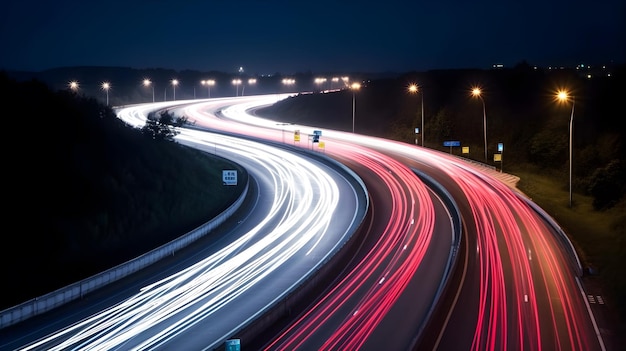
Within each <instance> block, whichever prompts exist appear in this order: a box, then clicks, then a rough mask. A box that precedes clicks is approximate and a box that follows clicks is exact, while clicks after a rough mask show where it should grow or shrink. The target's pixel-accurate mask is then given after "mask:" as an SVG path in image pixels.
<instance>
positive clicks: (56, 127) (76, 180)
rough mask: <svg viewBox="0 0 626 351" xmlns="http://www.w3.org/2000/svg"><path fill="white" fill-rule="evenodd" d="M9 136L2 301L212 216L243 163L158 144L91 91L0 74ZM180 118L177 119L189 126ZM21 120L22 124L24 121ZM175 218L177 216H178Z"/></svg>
mask: <svg viewBox="0 0 626 351" xmlns="http://www.w3.org/2000/svg"><path fill="white" fill-rule="evenodd" d="M0 99H2V100H1V103H2V106H3V107H4V108H5V110H4V111H5V112H4V116H5V121H6V122H7V126H10V127H11V128H9V130H10V132H11V133H12V134H13V135H12V136H11V138H4V141H3V142H4V145H3V146H4V147H3V149H4V150H5V152H4V164H5V176H4V177H3V183H2V186H3V195H4V196H3V205H4V206H3V208H4V210H3V219H4V223H3V225H4V226H5V228H11V229H10V231H7V232H6V233H5V235H3V236H2V238H1V239H0V240H1V247H3V248H4V249H5V252H10V253H11V254H5V255H2V260H1V261H0V267H2V268H1V270H0V280H2V281H3V282H4V285H6V286H11V287H12V288H11V289H6V290H5V291H4V293H3V299H2V302H1V305H2V306H0V308H6V307H9V306H12V305H15V304H17V303H20V302H23V301H25V300H27V299H30V298H34V297H36V296H39V295H43V294H45V293H48V292H50V291H53V290H55V289H58V288H60V287H62V286H65V285H67V284H69V283H73V282H76V281H78V280H80V279H83V278H85V277H87V276H90V275H93V274H95V273H98V272H100V271H102V270H105V269H107V268H110V267H112V266H113V265H117V264H119V263H122V262H124V261H126V260H128V259H131V258H134V257H136V256H138V255H140V254H142V253H144V252H147V251H149V250H151V249H153V248H155V247H158V246H160V245H162V244H164V243H166V242H168V241H171V240H173V239H174V238H176V237H178V236H180V235H182V234H184V233H186V232H188V231H189V230H191V229H193V228H195V227H197V226H199V225H201V224H202V223H204V222H206V221H207V220H210V219H211V218H213V217H215V216H216V215H217V214H219V213H220V212H222V211H223V210H225V209H226V208H227V206H229V204H231V203H232V202H233V201H234V200H235V199H236V198H237V196H238V195H239V194H240V192H241V190H242V185H241V186H237V187H229V188H228V189H227V190H224V187H223V186H222V179H221V170H222V169H225V168H229V169H231V168H234V169H238V170H239V171H240V174H242V175H243V176H242V178H245V174H246V173H245V170H243V169H241V167H239V166H237V165H233V164H232V163H231V162H228V161H227V160H224V159H221V158H217V157H214V156H211V157H209V155H207V154H204V153H201V152H199V151H196V150H194V149H190V148H187V147H185V146H182V145H180V144H178V143H176V142H154V141H152V140H150V139H147V138H145V137H144V136H143V135H142V133H141V131H140V130H139V129H136V128H133V127H131V126H129V125H127V124H125V123H124V122H123V121H121V120H120V119H118V118H117V117H116V115H115V113H114V111H113V110H112V109H111V108H109V107H106V106H103V105H102V104H101V103H99V102H98V101H96V100H95V99H93V98H88V97H85V96H82V95H79V94H75V93H72V92H70V91H67V90H62V91H53V90H52V89H49V87H48V86H47V85H45V84H43V83H41V82H39V81H36V80H32V81H25V82H19V83H18V82H16V81H15V80H12V79H9V78H8V77H7V75H6V74H4V73H2V74H0ZM185 121H186V120H185V119H184V118H183V119H176V120H175V121H172V125H173V126H176V125H180V124H178V123H185ZM17 122H20V123H17ZM173 218H175V220H173Z"/></svg>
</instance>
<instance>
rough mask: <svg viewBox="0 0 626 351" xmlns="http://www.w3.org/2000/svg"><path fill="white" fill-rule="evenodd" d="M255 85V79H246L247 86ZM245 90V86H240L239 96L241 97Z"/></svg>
mask: <svg viewBox="0 0 626 351" xmlns="http://www.w3.org/2000/svg"><path fill="white" fill-rule="evenodd" d="M253 84H256V78H249V79H248V85H253ZM245 89H246V86H245V85H242V87H241V96H243V91H244V90H245Z"/></svg>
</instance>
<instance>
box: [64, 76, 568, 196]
mask: <svg viewBox="0 0 626 351" xmlns="http://www.w3.org/2000/svg"><path fill="white" fill-rule="evenodd" d="M341 79H342V80H343V82H344V84H346V85H347V86H348V87H349V88H350V90H352V133H354V131H355V117H356V116H355V115H356V92H357V91H358V90H359V89H360V88H361V85H360V84H359V83H356V82H355V83H352V84H351V85H348V81H349V79H348V78H347V77H342V78H341ZM332 81H333V82H338V81H339V78H333V79H332ZM324 82H326V79H325V78H316V80H315V83H317V84H322V83H324ZM200 83H201V84H202V85H206V86H207V88H208V97H209V98H210V97H211V87H212V86H214V85H215V80H213V79H208V80H202V81H200ZM282 83H283V84H284V85H293V84H295V79H292V78H285V79H283V80H282ZM171 84H172V88H173V92H174V100H176V86H177V85H178V84H179V81H178V80H177V79H172V81H171ZM232 84H233V85H235V86H236V88H237V90H236V96H239V85H241V84H242V81H241V79H233V81H232ZM248 84H249V85H252V84H256V79H254V78H250V79H249V80H248ZM143 85H144V86H145V87H152V102H155V100H154V84H152V81H151V80H150V79H148V78H146V79H144V80H143ZM68 86H69V88H70V89H71V90H73V91H77V90H78V89H79V83H78V82H77V81H71V82H69V84H68ZM100 87H101V89H102V90H104V91H105V92H106V104H107V106H108V105H109V90H110V89H111V84H110V83H109V82H103V83H102V84H101V86H100ZM408 90H409V92H410V93H411V94H417V93H421V124H422V129H421V131H420V133H421V134H422V137H421V144H422V147H423V146H424V135H425V134H424V89H423V88H422V87H420V86H418V85H417V84H411V85H409V88H408ZM241 94H242V95H243V88H242V91H241ZM471 94H472V96H473V97H476V98H479V99H480V101H481V103H482V106H483V139H484V150H485V162H488V158H487V110H486V106H485V100H484V99H483V96H482V90H481V89H480V88H479V87H473V88H472V90H471ZM556 98H557V100H558V101H560V102H568V101H569V100H570V99H571V101H572V110H571V114H570V120H569V206H570V207H571V206H572V151H573V150H572V148H573V146H572V144H573V127H574V105H575V99H574V97H573V96H570V95H569V93H568V92H567V91H565V90H559V91H558V92H557V94H556Z"/></svg>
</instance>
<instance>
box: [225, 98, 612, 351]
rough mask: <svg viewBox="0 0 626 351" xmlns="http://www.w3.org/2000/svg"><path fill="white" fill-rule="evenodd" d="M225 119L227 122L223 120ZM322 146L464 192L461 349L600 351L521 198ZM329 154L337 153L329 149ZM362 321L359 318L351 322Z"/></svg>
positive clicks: (563, 265) (332, 139) (349, 137)
mask: <svg viewBox="0 0 626 351" xmlns="http://www.w3.org/2000/svg"><path fill="white" fill-rule="evenodd" d="M249 107H250V106H248V108H249ZM239 112H241V111H239ZM224 115H225V116H228V117H230V114H228V113H224ZM233 118H234V117H233ZM236 118H237V119H238V120H240V121H242V122H244V123H253V124H256V125H259V126H262V127H264V128H276V127H275V126H273V125H272V124H274V121H263V120H260V119H258V118H254V117H247V116H245V115H243V114H241V113H238V114H237V117H236ZM285 128H289V129H290V130H296V129H299V130H301V131H302V132H303V133H308V132H310V131H312V129H319V128H317V127H316V128H314V127H307V126H298V125H291V126H286V127H285ZM324 138H325V140H328V143H327V145H331V144H332V145H333V146H337V145H338V144H340V143H345V142H353V143H355V144H358V145H362V146H364V147H369V148H372V149H376V150H383V151H385V152H386V153H388V154H390V155H401V156H402V157H403V158H405V159H411V160H413V161H414V162H417V163H419V164H423V165H426V166H428V167H432V168H434V169H437V170H438V171H440V172H442V173H443V174H445V176H446V177H448V178H449V179H451V180H452V181H453V182H454V183H455V184H456V185H457V186H458V187H459V188H460V189H461V190H462V191H463V193H464V196H465V201H466V202H467V204H468V206H469V208H470V210H471V213H472V216H471V217H470V218H466V221H468V223H471V225H472V226H473V228H475V229H474V231H475V232H476V233H477V237H476V238H475V239H476V242H477V245H476V256H475V257H476V260H477V262H478V272H477V273H478V277H477V278H476V279H478V298H477V299H476V303H477V304H478V313H477V317H476V322H475V325H474V334H473V338H472V340H471V342H470V344H469V345H467V346H466V348H469V349H472V350H483V349H503V350H504V349H524V350H541V349H553V348H557V349H575V350H590V349H602V348H603V343H602V340H601V338H599V339H598V340H596V339H595V338H594V337H595V335H594V333H593V331H592V328H590V325H591V324H593V316H591V321H590V320H589V319H590V316H589V315H588V314H587V313H586V311H585V309H584V303H585V301H584V296H583V297H582V298H581V296H580V294H579V293H578V290H577V286H576V280H575V278H576V276H575V272H573V271H572V270H570V269H568V267H569V264H568V258H567V257H565V253H564V252H566V251H565V250H563V248H562V247H561V245H560V244H559V239H557V238H555V234H554V233H553V230H552V229H551V228H550V227H549V226H548V225H546V222H547V220H544V219H542V218H541V217H540V215H538V213H537V212H536V211H534V210H533V209H532V207H531V206H530V205H529V204H528V203H527V201H526V200H523V199H521V196H519V195H518V194H516V193H515V192H514V191H512V190H511V189H509V188H508V187H507V186H505V185H504V184H502V183H501V182H500V181H498V180H497V179H495V178H492V177H491V176H488V175H487V174H485V173H483V172H481V171H480V170H478V169H477V168H476V167H474V166H473V165H471V164H469V163H467V162H464V161H461V160H459V159H458V158H456V157H453V156H449V155H447V154H444V153H441V152H437V151H433V150H428V149H424V148H419V147H415V146H413V145H408V144H404V143H398V142H393V141H389V140H385V139H380V138H374V137H366V136H361V135H356V134H351V133H344V132H338V131H332V130H324ZM327 150H328V152H329V153H332V152H333V151H335V150H334V149H333V150H332V151H331V149H330V147H328V146H327ZM394 202H395V201H394ZM531 252H533V253H534V254H533V255H532V259H530V258H531V254H530V253H531ZM385 284H386V283H385ZM357 312H358V313H357ZM361 313H362V311H361V310H357V311H355V312H354V315H355V316H357V315H361ZM298 323H303V322H301V321H299V322H298ZM450 333H454V332H453V331H450ZM361 336H362V337H365V336H364V335H361ZM351 337H354V335H352V336H351ZM333 345H334V344H333ZM352 346H354V345H352Z"/></svg>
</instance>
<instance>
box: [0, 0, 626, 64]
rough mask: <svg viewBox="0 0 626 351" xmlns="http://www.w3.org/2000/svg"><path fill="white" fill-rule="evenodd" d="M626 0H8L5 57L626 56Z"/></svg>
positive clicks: (461, 59)
mask: <svg viewBox="0 0 626 351" xmlns="http://www.w3.org/2000/svg"><path fill="white" fill-rule="evenodd" d="M625 4H626V1H624V0H594V1H588V2H584V1H581V0H569V1H567V0H544V1H538V0H528V1H515V0H501V1H494V0H484V1H458V0H457V1H451V0H443V1H442V0H430V1H422V0H412V1H398V0H385V1H371V0H362V1H353V0H349V1H343V0H334V1H327V0H318V1H283V0H256V1H252V0H240V1H236V0H233V1H231V0H204V1H200V0H179V1H165V0H151V1H148V0H125V1H120V0H108V1H85V0H54V1H48V0H45V1H44V0H34V1H29V0H19V1H17V0H8V1H3V2H2V5H0V9H1V11H0V42H1V45H2V46H1V51H0V69H4V70H27V71H41V70H45V69H49V68H56V67H66V66H122V67H132V68H169V69H175V70H185V69H190V70H201V71H222V72H234V71H236V70H237V69H238V68H239V67H240V66H241V67H243V68H244V71H245V72H246V73H249V74H271V73H276V72H279V73H286V74H289V73H296V72H307V71H311V72H320V73H332V72H356V71H360V72H386V71H391V72H407V71H413V70H417V71H424V70H429V69H447V68H489V67H491V66H492V64H494V63H502V64H504V65H505V66H513V65H515V64H517V63H519V62H521V61H522V60H526V61H527V62H528V63H530V64H531V65H537V66H559V65H561V66H574V65H576V64H579V63H586V64H610V63H624V62H625V61H626V59H625V57H626V54H625V52H626V49H625V47H626V44H625V43H626V5H625Z"/></svg>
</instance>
